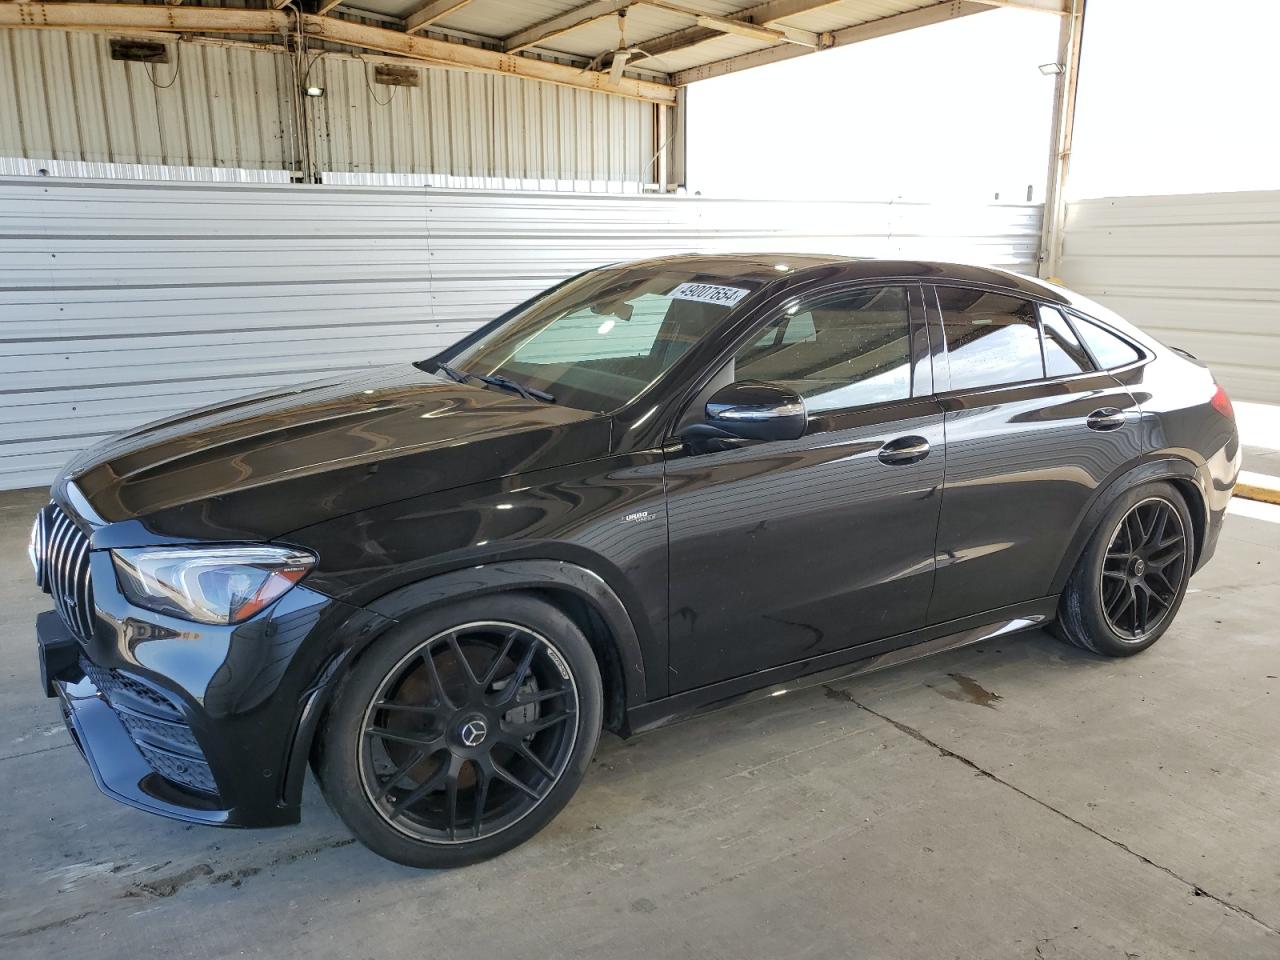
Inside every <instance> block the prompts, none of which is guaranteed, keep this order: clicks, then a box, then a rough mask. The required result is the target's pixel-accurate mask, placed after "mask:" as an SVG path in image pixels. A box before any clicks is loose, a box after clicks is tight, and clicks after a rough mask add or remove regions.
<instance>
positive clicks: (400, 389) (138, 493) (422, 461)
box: [54, 364, 609, 546]
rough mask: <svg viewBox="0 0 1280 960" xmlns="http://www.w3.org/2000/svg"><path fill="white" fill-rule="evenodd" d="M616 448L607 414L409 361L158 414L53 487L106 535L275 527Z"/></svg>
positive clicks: (235, 534) (186, 535) (236, 536)
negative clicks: (71, 490) (72, 491)
mask: <svg viewBox="0 0 1280 960" xmlns="http://www.w3.org/2000/svg"><path fill="white" fill-rule="evenodd" d="M608 448H609V419H608V417H605V416H601V415H599V414H594V413H589V412H586V411H582V410H573V409H569V408H565V407H560V406H556V405H554V404H548V403H542V402H540V401H537V400H526V399H524V398H523V397H520V396H519V395H517V394H514V393H507V392H504V391H502V390H499V389H489V388H487V387H483V386H476V385H471V384H459V383H455V382H454V381H452V380H448V379H445V378H443V377H441V376H438V375H435V374H430V373H424V372H423V371H421V370H419V369H417V368H416V367H413V366H411V365H409V364H405V365H396V366H393V367H384V368H378V369H375V370H374V371H371V372H369V373H363V374H360V375H358V376H353V377H350V378H344V379H336V380H328V381H322V382H318V383H310V384H305V385H303V386H300V387H295V388H292V389H288V390H283V391H275V392H271V393H266V394H259V395H256V396H253V397H248V398H243V399H240V400H235V401H231V402H229V403H224V404H220V405H217V406H213V407H206V408H204V409H200V410H195V411H192V412H190V413H184V414H181V415H179V416H176V417H170V418H168V419H166V420H160V421H157V422H155V423H150V424H147V425H146V426H143V427H140V428H138V429H136V430H133V431H131V432H128V433H123V434H120V435H118V436H115V437H112V438H110V439H108V440H105V441H102V442H101V443H99V444H97V445H96V446H94V447H91V448H90V449H88V450H86V451H85V452H84V453H82V454H81V455H80V456H78V457H77V458H76V459H75V460H73V461H72V462H71V463H70V464H68V466H67V468H66V469H65V471H64V473H63V475H62V477H60V478H59V480H58V481H57V482H56V483H55V485H54V493H55V496H58V495H59V493H61V494H62V496H61V499H63V501H64V502H68V503H71V504H73V505H78V506H79V507H80V512H82V513H83V512H87V513H89V514H90V518H89V519H90V520H91V521H92V522H94V523H100V524H104V525H109V526H103V527H102V528H101V529H99V530H98V531H96V532H95V535H94V543H95V546H124V545H127V544H128V543H130V542H132V541H136V542H138V543H154V542H165V541H172V540H188V539H200V540H209V539H217V540H242V539H251V540H257V539H270V538H272V537H278V536H280V535H282V534H285V533H287V532H289V531H291V530H296V529H298V528H300V527H304V526H307V525H309V524H312V523H315V522H318V521H320V520H324V519H329V518H331V517H336V516H341V515H343V514H346V513H351V512H354V511H357V510H362V509H366V508H368V507H372V506H378V505H380V504H383V503H390V502H392V501H394V500H398V499H403V498H406V497H414V496H420V495H422V494H426V493H432V492H435V491H439V490H444V489H448V488H451V487H458V486H464V485H466V484H469V483H476V482H480V481H483V480H492V479H495V478H499V477H503V476H508V475H512V474H517V473H523V472H527V471H530V470H537V469H542V468H546V467H554V466H561V465H564V464H566V463H572V462H576V461H579V460H588V459H594V458H597V457H601V456H604V455H605V454H606V453H608ZM69 482H71V483H74V484H75V487H76V489H77V490H78V492H79V494H80V495H81V496H70V495H68V491H67V489H66V485H67V483H69ZM86 506H87V507H88V508H89V509H88V510H85V509H84V508H85V507H86ZM92 514H96V515H97V516H96V517H93V516H92ZM108 531H109V532H108ZM108 541H109V542H108Z"/></svg>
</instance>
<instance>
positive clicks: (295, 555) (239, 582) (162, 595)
mask: <svg viewBox="0 0 1280 960" xmlns="http://www.w3.org/2000/svg"><path fill="white" fill-rule="evenodd" d="M111 559H112V560H113V561H114V562H115V566H116V579H117V580H118V581H119V583H120V589H121V590H123V591H124V595H125V596H126V597H128V598H129V601H130V602H131V603H135V604H137V605H138V606H140V607H146V608H147V609H148V610H154V611H156V612H157V613H167V614H170V615H172V616H175V617H181V618H183V619H184V620H195V621H197V622H198V623H239V622H240V621H242V620H247V619H249V618H250V617H252V616H253V615H254V614H255V613H258V612H259V611H260V610H264V609H265V608H267V607H269V606H270V605H271V604H273V603H275V602H276V601H277V600H278V599H280V597H281V596H282V595H283V594H285V593H286V592H288V591H289V590H290V589H292V588H293V586H294V585H295V584H297V582H298V581H299V580H301V579H302V578H303V577H305V576H306V575H307V571H309V570H310V569H311V567H312V566H313V565H314V564H315V557H313V556H312V555H311V554H309V553H303V552H302V551H300V550H291V549H287V548H282V547H140V548H136V549H130V550H113V551H112V552H111Z"/></svg>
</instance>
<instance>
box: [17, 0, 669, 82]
mask: <svg viewBox="0 0 1280 960" xmlns="http://www.w3.org/2000/svg"><path fill="white" fill-rule="evenodd" d="M296 16H297V14H294V13H292V12H289V13H286V12H284V11H282V10H246V9H243V8H236V7H189V6H169V5H165V4H141V3H134V4H127V3H45V2H30V3H0V27H13V28H19V29H22V28H25V29H32V30H84V31H89V32H93V33H115V32H117V31H120V30H147V31H153V32H159V33H214V34H232V35H234V34H269V35H273V36H276V35H279V34H281V33H285V32H288V31H289V30H291V29H293V27H294V25H295V17H296ZM302 22H303V29H304V30H305V32H306V34H307V36H309V37H312V38H314V39H317V40H327V41H329V42H331V43H338V44H343V45H345V46H350V47H359V48H362V49H365V50H378V51H381V52H382V53H390V54H395V55H397V56H401V57H407V58H409V59H411V60H420V61H422V62H424V63H428V64H432V65H434V66H438V67H451V68H453V69H457V70H470V71H475V72H479V73H498V74H503V75H504V76H517V77H523V78H524V79H526V80H542V81H544V82H546V83H554V84H557V85H558V86H562V87H575V88H578V89H582V90H592V91H595V92H597V93H610V94H614V95H616V96H621V97H628V98H630V99H633V100H646V101H649V102H652V103H662V104H666V105H668V106H670V105H673V104H674V103H675V102H676V90H675V88H674V87H672V86H670V85H668V84H665V83H654V82H652V81H649V80H636V79H634V78H632V77H622V78H620V79H619V80H618V81H617V82H616V83H615V82H613V81H611V80H610V79H609V75H608V74H601V73H596V72H594V71H586V70H583V69H582V68H581V67H572V66H568V65H567V64H563V63H551V62H549V61H547V60H537V59H534V58H532V57H524V56H519V55H517V54H510V53H501V52H499V51H496V50H486V49H484V48H482V47H473V46H470V45H468V44H462V43H450V42H448V41H447V40H436V39H433V38H431V37H415V36H413V35H411V34H407V33H401V32H400V31H398V30H387V29H385V28H383V27H373V26H369V25H368V24H364V23H356V22H354V21H351V20H340V19H338V18H337V17H320V16H316V15H314V14H303V15H302Z"/></svg>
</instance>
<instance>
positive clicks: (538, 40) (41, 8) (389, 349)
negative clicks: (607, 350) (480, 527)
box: [0, 0, 1280, 488]
mask: <svg viewBox="0 0 1280 960" xmlns="http://www.w3.org/2000/svg"><path fill="white" fill-rule="evenodd" d="M250 4H251V5H243V4H235V5H232V4H229V3H228V4H225V5H224V4H218V3H215V2H213V0H204V2H193V0H187V2H181V0H171V2H169V3H107V2H104V3H62V2H25V0H24V2H6V3H0V77H3V78H4V79H5V82H3V83H0V251H3V257H2V258H0V298H2V299H0V325H2V326H0V349H2V350H3V353H2V354H0V370H3V373H4V379H3V384H2V385H0V391H3V394H4V397H5V407H6V409H7V410H8V411H9V412H10V413H9V415H8V416H6V417H5V419H4V422H3V423H2V424H0V431H2V433H0V488H17V487H26V486H33V485H37V484H41V483H44V482H47V481H48V479H49V478H50V476H51V475H52V473H53V471H54V470H55V469H56V468H57V467H58V466H59V465H60V464H61V463H63V462H64V461H65V460H66V459H67V457H68V456H69V455H70V454H71V453H72V452H73V451H75V450H77V449H79V448H81V447H83V446H84V445H86V444H87V443H89V442H91V441H92V440H94V439H95V438H96V437H99V436H102V435H105V434H108V433H111V432H114V431H117V430H120V429H122V428H125V427H128V426H131V425H134V424H137V423H139V422H143V421H146V420H149V419H152V418H155V417H159V416H162V415H164V414H167V413H171V412H173V411H175V410H178V409H182V408H185V407H188V406H190V405H191V404H192V403H200V402H206V401H208V402H213V401H217V400H220V399H223V398H226V397H229V396H233V395H235V394H237V393H243V392H246V391H253V390H257V389H261V388H265V387H268V386H272V385H276V384H279V383H282V382H291V381H297V380H301V379H306V378H309V377H315V376H320V375H325V374H330V373H334V372H339V371H342V370H349V369H353V368H358V367H362V366H366V365H370V364H377V363H382V362H386V361H389V360H394V359H397V358H401V357H404V356H406V355H415V356H416V355H422V354H425V353H428V352H430V351H431V350H432V349H433V348H435V347H438V346H441V345H443V344H445V343H447V342H449V341H451V340H453V339H456V338H457V337H458V336H459V335H461V334H462V333H463V332H465V331H466V330H468V329H469V328H471V327H473V326H475V325H476V324H478V323H480V322H482V321H484V320H486V319H487V318H489V317H492V316H494V315H495V314H496V313H497V312H498V311H500V310H501V309H502V308H504V307H505V306H508V305H510V304H512V303H515V302H519V301H520V300H521V299H523V298H525V297H527V296H528V295H530V294H532V293H533V292H535V291H537V290H539V289H541V288H543V287H545V286H547V285H549V284H550V283H552V282H554V281H555V280H557V279H560V278H562V277H564V276H566V275H569V274H571V273H573V272H576V271H578V270H581V269H583V268H585V267H588V266H591V265H594V264H597V263H599V262H601V261H602V259H617V258H620V257H631V256H636V257H639V256H645V255H652V254H658V253H666V252H676V251H684V250H695V249H696V250H707V251H726V250H741V249H750V248H756V249H759V248H771V249H777V250H812V249H822V250H829V251H833V252H842V253H851V254H867V255H886V254H894V255H901V256H928V257H934V258H939V259H944V258H945V259H955V260H963V261H971V262H977V263H988V264H996V265H1001V266H1007V267H1012V268H1014V269H1018V270H1021V271H1025V272H1030V273H1036V272H1038V273H1040V274H1041V275H1043V276H1062V277H1063V278H1064V279H1065V280H1066V281H1067V282H1069V283H1071V284H1073V285H1074V286H1075V287H1077V288H1078V289H1080V290H1081V291H1082V292H1085V293H1088V294H1091V295H1094V296H1096V297H1099V298H1101V299H1103V300H1104V301H1105V302H1107V303H1108V304H1109V305H1112V306H1114V307H1116V308H1117V309H1119V310H1121V311H1122V312H1125V313H1126V314H1127V315H1129V316H1131V317H1132V318H1133V319H1134V320H1135V321H1137V322H1139V323H1142V324H1146V325H1148V326H1149V327H1150V328H1151V329H1152V330H1153V332H1156V333H1157V334H1158V335H1159V334H1162V333H1170V334H1174V333H1176V335H1177V336H1176V339H1177V342H1178V343H1179V344H1180V345H1183V346H1186V347H1188V348H1189V349H1192V350H1193V351H1195V352H1197V353H1198V354H1200V355H1201V356H1203V357H1204V358H1206V359H1208V360H1210V361H1211V362H1213V363H1214V364H1215V367H1216V368H1217V369H1218V370H1219V371H1220V372H1221V373H1222V375H1223V376H1224V379H1225V382H1226V383H1227V384H1228V386H1230V387H1231V388H1232V389H1233V391H1234V392H1235V393H1236V394H1237V396H1239V397H1241V398H1254V399H1265V398H1267V397H1274V396H1276V395H1277V394H1280V374H1278V373H1277V367H1280V349H1278V348H1277V345H1276V344H1277V337H1276V333H1275V328H1274V325H1271V326H1270V327H1269V326H1268V321H1267V319H1266V317H1267V315H1268V312H1269V311H1270V310H1272V309H1273V308H1274V304H1275V300H1276V298H1277V297H1278V296H1280V290H1278V289H1277V280H1276V277H1277V276H1280V271H1276V270H1275V269H1274V262H1275V261H1274V251H1270V252H1269V254H1268V252H1267V251H1265V250H1263V249H1261V247H1260V244H1261V243H1262V242H1263V241H1261V239H1260V237H1259V227H1260V225H1262V223H1263V222H1265V221H1266V220H1267V218H1269V221H1270V223H1272V224H1274V222H1275V220H1276V219H1277V218H1280V200H1277V199H1276V198H1275V197H1274V196H1270V197H1263V198H1257V197H1252V196H1241V195H1225V196H1222V197H1216V196H1209V197H1192V198H1167V199H1163V200H1162V199H1158V198H1156V199H1150V198H1148V199H1136V198H1131V199H1125V198H1117V199H1112V200H1104V201H1088V202H1085V203H1081V204H1073V205H1072V206H1071V207H1070V208H1066V207H1065V206H1064V205H1063V204H1062V202H1061V189H1060V188H1061V184H1062V181H1063V178H1064V177H1065V174H1066V160H1067V159H1068V158H1069V155H1070V142H1071V129H1072V116H1073V111H1074V90H1075V77H1076V67H1077V62H1078V56H1079V49H1080V42H1079V40H1080V34H1081V18H1082V15H1083V4H1082V3H1080V2H1078V0H983V2H976V0H974V2H970V0H947V2H921V0H838V2H830V0H826V2H821V0H769V2H765V3H757V4H750V3H745V2H741V0H738V2H735V0H682V2H679V3H677V2H666V0H645V2H635V0H595V2H587V3H584V2H582V0H536V2H535V0H529V2H521V3H511V2H505V0H436V2H430V3H422V2H421V0H361V2H360V5H359V6H357V5H356V4H354V3H353V4H351V5H348V4H345V3H337V2H333V0H308V2H305V3H302V4H301V5H300V4H299V3H297V2H293V0H262V2H259V0H250ZM254 4H256V5H254ZM999 7H1021V8H1030V9H1034V10H1038V11H1042V12H1043V13H1044V15H1045V16H1056V17H1058V18H1059V19H1060V20H1061V32H1060V35H1061V43H1060V48H1061V49H1060V57H1059V69H1060V73H1059V75H1058V79H1057V101H1056V108H1055V120H1054V125H1053V143H1052V145H1050V144H1046V148H1047V149H1046V182H1047V190H1046V196H1047V197H1048V203H1047V207H1045V206H1042V205H1040V204H991V205H981V206H979V205H968V206H966V205H955V204H928V203H894V204H888V203H882V202H866V203H838V204H832V203H823V204H799V203H783V202H762V201H732V200H707V199H702V198H698V197H689V196H682V195H678V194H680V193H682V192H683V191H682V190H681V187H682V184H683V183H684V179H685V176H684V170H685V130H686V124H687V121H686V116H685V112H686V111H685V90H686V89H687V87H688V85H689V84H692V83H696V82H697V81H699V80H702V79H705V78H709V77H715V76H720V75H724V74H726V73H730V72H733V71H738V70H744V69H753V68H765V69H767V66H768V64H770V63H773V62H777V61H780V60H784V59H788V58H792V57H797V56H809V55H815V54H820V53H821V52H822V51H823V50H826V49H830V48H833V47H839V46H844V45H847V44H852V43H857V42H859V41H862V40H866V39H869V38H874V37H879V36H883V35H886V34H889V33H894V32H898V31H903V30H911V29H917V28H925V27H928V26H929V25H930V24H933V23H937V22H941V21H945V20H949V19H954V18H957V17H965V16H969V15H972V14H977V13H981V12H983V11H987V10H991V9H995V8H999ZM1046 209H1047V215H1045V212H1044V211H1045V210H1046ZM1064 226H1065V231H1064ZM1206 245H1210V246H1212V247H1213V248H1214V249H1215V250H1216V251H1219V252H1220V253H1221V256H1220V257H1219V258H1215V259H1214V260H1213V261H1212V263H1211V264H1210V265H1209V266H1208V267H1207V268H1205V269H1199V270H1197V271H1196V273H1195V279H1194V280H1193V281H1189V280H1188V278H1187V273H1186V271H1185V258H1186V257H1187V256H1188V255H1189V254H1190V253H1191V252H1192V251H1201V250H1203V249H1204V247H1205V246H1206ZM1189 282H1191V283H1194V286H1184V287H1183V290H1182V292H1183V293H1184V296H1183V298H1182V299H1181V300H1180V302H1179V303H1178V305H1177V307H1176V309H1166V307H1167V306H1168V304H1166V303H1165V302H1164V301H1163V300H1162V297H1164V296H1165V293H1164V292H1163V291H1167V290H1168V289H1169V284H1171V283H1179V284H1184V285H1185V284H1187V283H1189ZM281 331H287V334H286V335H285V336H281Z"/></svg>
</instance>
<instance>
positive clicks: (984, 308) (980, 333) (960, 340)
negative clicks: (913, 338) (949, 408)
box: [937, 287, 1044, 390]
mask: <svg viewBox="0 0 1280 960" xmlns="http://www.w3.org/2000/svg"><path fill="white" fill-rule="evenodd" d="M937 289H938V304H939V306H940V307H941V308H942V327H943V331H944V332H945V334H946V338H947V357H948V360H949V362H950V365H951V389H952V390H969V389H974V388H978V387H997V386H1000V385H1002V384H1006V383H1021V382H1023V381H1024V380H1039V379H1040V378H1041V377H1043V376H1044V361H1043V359H1042V358H1041V356H1040V324H1039V320H1038V318H1037V315H1036V305H1035V304H1034V303H1031V302H1030V301H1028V300H1020V299H1018V298H1017V297H1006V296H1003V295H1002V294H998V293H987V292H985V291H983V290H969V289H964V288H961V287H938V288H937Z"/></svg>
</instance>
